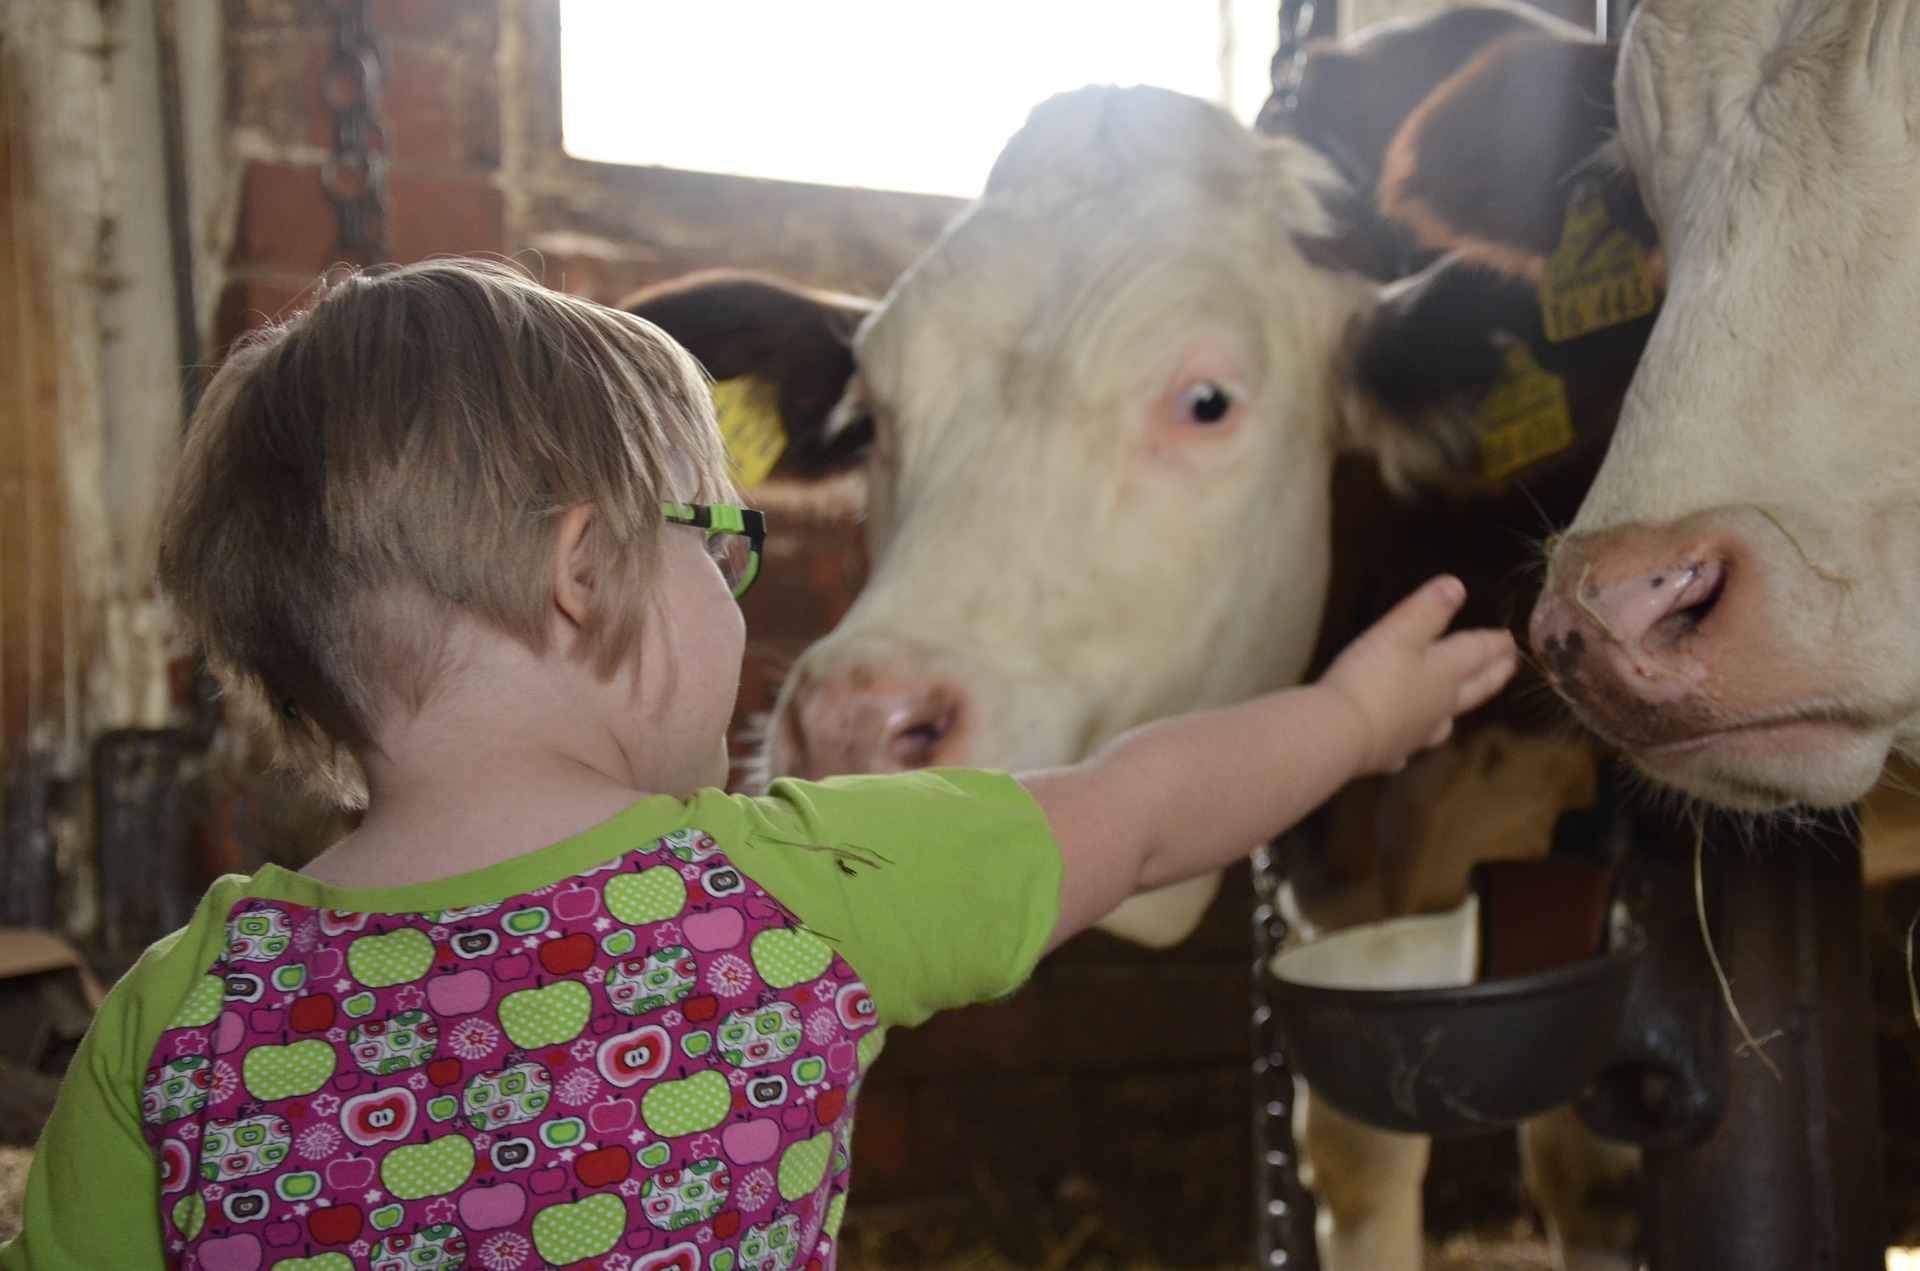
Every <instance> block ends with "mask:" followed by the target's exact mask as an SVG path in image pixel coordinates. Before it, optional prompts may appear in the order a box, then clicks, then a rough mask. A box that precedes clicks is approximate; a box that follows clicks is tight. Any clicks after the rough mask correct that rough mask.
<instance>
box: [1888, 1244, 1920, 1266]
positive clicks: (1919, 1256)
mask: <svg viewBox="0 0 1920 1271" xmlns="http://www.w3.org/2000/svg"><path fill="white" fill-rule="evenodd" d="M1887 1271H1920V1249H1889V1250H1887Z"/></svg>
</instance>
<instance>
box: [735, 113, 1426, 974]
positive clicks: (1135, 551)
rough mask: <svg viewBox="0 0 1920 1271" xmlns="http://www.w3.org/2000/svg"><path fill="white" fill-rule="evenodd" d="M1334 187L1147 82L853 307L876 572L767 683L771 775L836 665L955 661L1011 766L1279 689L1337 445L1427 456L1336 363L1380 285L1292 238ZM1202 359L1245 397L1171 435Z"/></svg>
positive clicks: (1319, 567) (1310, 634)
mask: <svg viewBox="0 0 1920 1271" xmlns="http://www.w3.org/2000/svg"><path fill="white" fill-rule="evenodd" d="M1329 180H1330V177H1329V175H1328V172H1327V169H1326V167H1325V165H1324V163H1323V162H1322V161H1321V160H1319V159H1318V158H1317V157H1315V156H1313V155H1312V154H1311V153H1309V152H1308V151H1306V150H1304V149H1302V148H1300V147H1299V146H1297V145H1294V144H1292V143H1289V142H1285V141H1274V140H1266V139H1261V138H1257V137H1255V136H1254V135H1253V134H1251V133H1249V132H1248V131H1247V130H1246V129H1244V128H1242V127H1241V126H1240V125H1238V124H1237V123H1235V122H1234V121H1233V120H1232V119H1231V118H1230V117H1228V116H1227V115H1226V114H1224V113H1223V112H1221V111H1219V110H1217V109H1215V108H1214V107H1212V106H1209V105H1207V104H1206V103H1203V102H1201V101H1199V100H1197V99H1194V98H1190V97H1184V96H1181V95H1178V94H1174V93H1170V92H1166V91H1164V90H1158V89H1150V88H1135V89H1113V88H1090V89H1083V90H1079V91H1077V92H1073V93H1068V94H1063V95H1061V96H1060V97H1056V98H1054V99H1052V100H1050V101H1048V102H1046V103H1044V104H1042V105H1041V106H1040V107H1038V108H1037V109H1036V110H1035V111H1034V113H1033V117H1032V119H1031V120H1030V122H1029V123H1028V125H1027V126H1026V127H1025V128H1024V129H1023V130H1022V131H1021V132H1020V133H1019V134H1018V135H1017V136H1016V137H1015V138H1014V139H1013V140H1012V141H1011V142H1010V143H1009V145H1008V147H1007V149H1006V151H1005V153H1004V154H1003V155H1002V156H1001V158H1000V159H999V161H998V162H997V164H996V165H995V167H994V171H993V174H992V176H991V177H990V179H989V182H988V187H987V191H986V194H985V195H984V196H983V197H982V198H981V199H980V200H979V201H978V202H976V203H975V204H974V205H973V206H972V207H971V208H970V209H969V210H968V211H967V212H966V213H965V214H964V215H963V216H962V217H961V218H960V219H959V220H958V221H956V222H955V223H954V225H952V226H951V227H950V228H949V229H948V230H947V232H946V233H945V234H944V235H943V236H942V238H941V239H940V240H939V241H938V242H937V243H936V244H935V245H934V246H933V247H932V248H931V249H929V250H928V252H927V253H926V254H925V255H924V256H923V257H922V258H921V259H920V260H919V261H918V262H917V263H916V264H915V265H914V266H913V267H912V268H911V269H910V270H909V271H908V272H907V273H906V274H905V275H904V276H903V277H902V278H901V279H900V281H899V282H898V283H897V284H896V285H895V286H894V288H893V289H892V291H891V292H890V293H889V295H888V296H887V298H886V300H885V301H884V302H883V303H882V305H881V307H880V308H879V310H878V311H877V312H876V313H875V314H874V315H873V316H872V317H871V318H870V319H869V320H868V321H867V322H866V323H865V324H864V325H863V327H862V329H861V332H860V335H859V339H858V346H857V352H858V361H859V364H860V368H861V370H860V383H859V385H858V387H857V388H856V390H855V392H856V393H857V395H858V396H859V398H860V399H861V400H862V401H863V402H864V403H865V404H866V405H867V406H868V407H869V408H870V409H872V411H873V413H874V415H875V419H876V422H877V425H878V441H877V444H876V449H875V454H874V456H873V459H872V461H871V463H870V469H869V470H870V473H871V475H872V483H873V484H872V489H873V499H872V509H871V512H870V514H869V520H868V537H869V547H870V549H871V558H872V561H873V573H872V577H871V579H870V580H869V582H868V584H867V586H866V589H865V590H864V591H863V592H862V593H861V595H860V597H859V599H858V601H857V602H856V603H855V605H854V607H853V609H852V610H851V612H849V613H848V614H847V616H846V618H845V619H844V620H843V621H842V622H841V624H840V625H839V626H838V627H837V628H836V629H835V630H834V631H833V633H832V634H830V635H829V636H828V637H827V638H825V639H824V640H822V641H820V642H819V643H818V644H816V645H815V646H813V648H811V649H810V650H808V651H807V653H806V654H805V655H804V656H803V657H802V659H801V660H800V662H799V663H798V665H796V667H795V668H794V672H793V674H792V675H791V676H790V677H789V679H788V681H787V685H786V688H785V689H784V691H783V694H782V698H781V702H780V704H779V705H778V706H777V707H776V715H775V724H774V728H773V730H772V733H773V741H772V754H771V760H772V766H773V769H774V771H775V772H779V771H782V770H783V768H784V767H785V766H787V765H788V763H789V762H790V759H789V756H788V755H787V754H785V753H784V746H785V734H786V728H785V727H784V726H783V724H782V722H781V721H782V720H784V719H785V718H786V717H787V715H788V713H789V712H791V711H792V710H793V708H794V701H795V699H796V697H798V696H802V695H804V694H806V693H807V692H809V691H811V690H812V689H813V687H814V686H815V685H817V684H818V683H820V682H821V681H822V680H823V679H825V678H827V677H830V676H832V675H833V674H834V673H835V672H836V671H840V670H844V669H845V668H847V667H849V666H851V665H853V664H856V663H860V664H881V665H889V666H893V667H896V668H904V669H905V670H907V671H908V672H909V673H940V674H943V675H946V676H949V677H951V678H953V679H955V680H957V681H959V682H960V683H962V684H964V685H965V687H966V690H967V692H968V694H969V695H970V704H969V717H970V720H971V736H970V741H969V746H968V750H967V753H966V755H965V756H964V760H965V761H966V762H972V763H986V764H994V765H997V766H1001V767H1005V768H1009V769H1024V768H1035V767H1044V766H1048V765H1053V764H1059V763H1064V762H1070V761H1073V760H1076V759H1079V758H1081V757H1083V756H1085V755H1086V754H1088V753H1089V752H1090V751H1091V750H1093V749H1094V748H1095V747H1097V746H1099V745H1100V744H1101V743H1103V742H1105V741H1106V740H1107V739H1109V738H1111V737H1113V736H1114V735H1115V734H1117V733H1119V732H1122V731H1124V730H1125V729H1127V728H1130V727H1132V726H1134V725H1136V724H1139V723H1142V722H1144V721H1147V720H1151V719H1155V718H1159V717H1162V716H1165V715H1170V714H1174V713H1177V712H1181V711H1190V710H1195V709H1200V708H1205V707H1209V706H1215V705H1221V704H1225V703H1229V702H1233V701H1238V700H1241V699H1244V698H1247V697H1249V696H1252V695H1254V694H1256V693H1259V692H1262V691H1265V690H1269V689H1273V688H1277V687H1281V686H1284V685H1287V684H1291V683H1294V682H1296V681H1297V680H1298V678H1299V676H1300V674H1301V672H1302V671H1303V669H1304V668H1305V665H1306V662H1307V658H1308V656H1309V654H1310V653H1311V651H1312V646H1313V641H1314V636H1315V633H1316V629H1317V626H1318V623H1319V619H1320V612H1321V607H1322V604H1323V600H1324V591H1325V586H1326V580H1327V573H1328V568H1329V550H1330V549H1329V534H1330V507H1329V502H1330V472H1331V465H1332V462H1333V457H1334V454H1335V451H1336V450H1337V449H1338V448H1340V447H1341V446H1343V445H1347V446H1354V445H1375V446H1381V447H1383V448H1384V447H1385V446H1386V445H1388V444H1396V445H1398V444H1404V445H1405V446H1407V447H1409V449H1407V450H1406V452H1405V453H1400V452H1399V451H1398V450H1396V451H1395V453H1393V454H1391V455H1389V456H1388V462H1389V466H1390V467H1393V468H1395V469H1396V470H1397V469H1404V468H1406V467H1408V466H1410V465H1417V464H1420V463H1422V462H1431V461H1432V460H1433V457H1434V456H1433V453H1432V451H1431V450H1430V449H1428V450H1425V451H1422V450H1421V449H1419V447H1422V446H1426V447H1431V445H1432V444H1433V443H1432V442H1430V441H1428V442H1422V441H1416V440H1414V437H1415V434H1414V433H1412V432H1411V431H1410V430H1395V429H1392V428H1389V427H1384V426H1382V425H1381V424H1380V421H1378V420H1375V419H1372V418H1371V417H1369V416H1368V415H1367V413H1366V412H1365V411H1364V410H1363V409H1361V407H1360V404H1359V403H1358V401H1357V399H1355V398H1354V397H1353V396H1352V395H1350V394H1349V393H1348V392H1347V391H1346V390H1345V388H1344V387H1343V382H1342V380H1341V378H1340V377H1339V375H1338V373H1337V371H1336V366H1337V364H1338V363H1339V361H1340V360H1341V359H1340V358H1339V356H1338V354H1339V352H1340V350H1341V348H1342V345H1343V339H1344V337H1345V335H1346V333H1347V332H1348V330H1349V328H1350V327H1351V325H1352V324H1353V323H1354V322H1355V320H1356V319H1358V318H1359V317H1360V316H1362V315H1363V314H1365V313H1366V312H1368V311H1369V310H1370V308H1371V306H1372V305H1373V304H1374V303H1375V298H1374V291H1373V289H1372V288H1371V286H1369V285H1366V284H1363V283H1361V282H1359V281H1358V280H1356V279H1353V278H1351V277H1345V276H1338V275H1335V274H1332V273H1329V272H1326V271H1323V270H1320V269H1317V268H1315V267H1313V266H1311V265H1309V264H1308V262H1307V261H1306V260H1305V259H1304V258H1303V257H1302V255H1301V254H1300V252H1299V250H1298V249H1297V247H1296V245H1295V236H1296V235H1299V234H1312V233H1315V232H1318V231H1320V230H1322V229H1323V228H1324V225H1323V221H1322V214H1321V211H1320V205H1319V200H1318V197H1317V193H1316V190H1317V187H1320V186H1323V185H1324V184H1326V183H1327V182H1328V181H1329ZM1199 379H1208V380H1215V381H1220V382H1223V383H1225V384H1227V385H1228V386H1229V387H1230V388H1231V389H1232V390H1233V392H1234V394H1235V396H1236V398H1237V399H1239V400H1240V401H1241V402H1242V403H1243V404H1244V409H1243V410H1242V411H1241V412H1240V413H1239V414H1237V415H1236V416H1235V418H1234V420H1229V421H1226V422H1225V423H1223V424H1222V425H1220V426H1216V427H1215V428H1214V429H1207V428H1202V427H1197V426H1190V427H1191V435H1182V434H1179V433H1178V432H1177V431H1173V432H1170V431H1169V430H1168V428H1167V427H1166V426H1164V423H1163V421H1160V420H1159V419H1158V417H1157V415H1156V411H1158V410H1160V408H1161V406H1160V404H1163V403H1165V402H1166V401H1167V400H1169V398H1170V397H1173V396H1177V394H1178V393H1179V391H1180V389H1181V388H1182V387H1183V384H1184V383H1185V382H1189V381H1196V380H1199ZM1236 421H1237V422H1236ZM1251 846H1252V845H1251V844H1249V847H1251ZM1212 890H1213V887H1212V884H1211V882H1200V883H1197V884H1189V885H1187V886H1185V887H1184V888H1181V889H1170V891H1169V892H1168V893H1158V894H1156V895H1155V896H1154V897H1142V898H1138V899H1136V900H1135V901H1132V902H1129V904H1128V906H1127V907H1125V908H1123V909H1122V910H1121V911H1119V912H1118V913H1116V915H1115V916H1114V917H1113V918H1112V919H1110V920H1109V921H1108V923H1107V924H1106V925H1107V926H1109V928H1112V929H1118V930H1120V931H1121V932H1122V933H1123V934H1126V935H1128V936H1130V937H1131V938H1134V939H1137V940H1140V941H1141V942H1143V943H1148V944H1155V945H1163V944H1169V943H1172V942H1174V941H1176V940H1179V939H1181V938H1183V937H1184V936H1185V935H1186V934H1187V933H1188V932H1190V931H1191V930H1192V928H1193V926H1194V925H1195V923H1197V921H1198V919H1199V916H1200V912H1201V911H1202V910H1203V909H1204V908H1205V905H1206V903H1207V901H1208V900H1209V899H1210V897H1211V895H1212Z"/></svg>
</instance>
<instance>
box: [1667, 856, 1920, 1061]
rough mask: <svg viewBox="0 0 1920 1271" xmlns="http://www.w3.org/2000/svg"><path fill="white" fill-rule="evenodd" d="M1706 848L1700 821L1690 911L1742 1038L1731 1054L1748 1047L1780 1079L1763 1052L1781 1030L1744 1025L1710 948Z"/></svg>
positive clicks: (1724, 974)
mask: <svg viewBox="0 0 1920 1271" xmlns="http://www.w3.org/2000/svg"><path fill="white" fill-rule="evenodd" d="M1706 848H1707V826H1706V823H1705V822H1704V821H1703V822H1701V823H1700V824H1699V825H1698V826H1696V827H1695V831H1694V838H1693V912H1694V916H1695V917H1697V918H1698V919H1699V920H1700V939H1701V941H1702V942H1703V943H1704V944H1705V945H1706V946H1707V960H1708V961H1709V962H1711V963H1713V975H1714V978H1715V979H1717V980H1719V981H1720V996H1721V998H1722V1000H1724V1001H1725V1002H1726V1004H1727V1014H1729V1015H1731V1016H1733V1026H1734V1027H1735V1028H1737V1029H1739V1030H1740V1036H1741V1037H1742V1038H1744V1039H1745V1040H1744V1041H1742V1042H1741V1044H1740V1045H1739V1046H1738V1047H1736V1048H1735V1049H1734V1052H1733V1053H1734V1054H1736V1055H1739V1054H1742V1053H1744V1052H1745V1051H1749V1050H1751V1051H1752V1052H1753V1053H1754V1054H1755V1055H1756V1056H1758V1057H1759V1060H1760V1062H1761V1063H1763V1064H1765V1065H1766V1066H1767V1071H1768V1072H1770V1073H1772V1074H1773V1079H1774V1080H1775V1081H1781V1080H1784V1078H1782V1077H1781V1075H1780V1068H1779V1065H1777V1064H1775V1063H1774V1062H1773V1060H1772V1059H1771V1058H1770V1057H1768V1055H1767V1052H1766V1044H1767V1043H1768V1042H1770V1041H1772V1040H1773V1039H1774V1038H1776V1037H1779V1036H1780V1035H1781V1030H1780V1029H1777V1028H1776V1029H1774V1030H1773V1031H1772V1032H1771V1033H1768V1034H1767V1035H1766V1036H1765V1037H1755V1036H1754V1035H1753V1030H1752V1029H1750V1028H1748V1027H1747V1020H1746V1017H1745V1016H1744V1015H1742V1014H1741V1013H1740V1007H1739V1006H1738V1005H1737V1004H1736V1003H1735V1002H1734V1000H1733V983H1732V981H1730V980H1728V979H1727V972H1726V968H1724V967H1722V966H1721V965H1720V954H1719V952H1718V951H1717V950H1715V949H1714V947H1713V932H1712V931H1710V930H1708V928H1707V889H1706V884H1705V883H1704V882H1703V881H1702V878H1701V867H1700V860H1701V858H1702V857H1703V856H1705V855H1706ZM1916 917H1920V915H1916ZM1909 936H1911V931H1909ZM1909 965H1911V963H1909ZM1916 1010H1920V1007H1916Z"/></svg>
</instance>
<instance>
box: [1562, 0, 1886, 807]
mask: <svg viewBox="0 0 1920 1271" xmlns="http://www.w3.org/2000/svg"><path fill="white" fill-rule="evenodd" d="M1619 97H1620V111H1621V121H1620V122H1621V140H1622V142H1623V144H1624V146H1625V150H1626V154H1627V156H1628V158H1629V160H1630V162H1631V164H1632V167H1633V170H1634V172H1635V174H1636V175H1637V176H1638V179H1639V182H1640V186H1641V189H1642V190H1643V192H1644V194H1645V197H1646V202H1647V205H1648V207H1649V208H1650V209H1651V211H1652V214H1653V217H1654V219H1655V221H1656V222H1657V223H1658V226H1659V231H1660V235H1661V238H1662V240H1663V242H1664V244H1665V248H1666V252H1667V255H1668V259H1669V289H1668V298H1667V303H1666V307H1665V309H1664V311H1663V312H1662V313H1661V315H1660V318H1659V321H1658V323H1657V325H1656V326H1655V328H1654V332H1653V335H1652V338H1651V341H1650V343H1649V344H1648V347H1647V351H1646V357H1645V360H1644V361H1643V362H1642V364H1641V366H1640V369H1639V373H1638V375H1637V377H1636V378H1635V380H1634V381H1633V386H1632V389H1631V391H1630V393H1629V394H1628V397H1627V400H1626V404H1625V408H1624V410H1623V413H1622V415H1621V418H1620V422H1619V431H1618V433H1617V435H1616V436H1615V439H1614V442H1613V446H1612V449H1611V451H1610V453H1609V454H1608V456H1607V459H1606V463H1605V465H1604V466H1603V467H1602V469H1601V471H1600V473H1599V476H1598V478H1597V480H1596V481H1595V483H1594V486H1593V489H1592V492H1591V493H1590V495H1589V496H1588V498H1587V500H1586V502H1585V504H1584V505H1583V506H1582V508H1581V509H1580V513H1579V516H1578V518H1577V519H1576V520H1575V521H1574V522H1573V524H1572V526H1571V527H1570V533H1569V534H1568V535H1567V536H1566V538H1565V539H1563V540H1562V541H1561V543H1560V544H1559V548H1558V550H1557V551H1556V552H1554V554H1553V558H1552V564H1551V575H1550V577H1551V583H1550V586H1549V588H1548V590H1547V593H1546V596H1545V599H1544V600H1543V601H1542V603H1541V604H1540V606H1539V608H1538V609H1537V610H1536V611H1535V614H1534V617H1533V631H1532V638H1533V643H1534V647H1535V649H1536V652H1537V653H1538V654H1539V655H1540V657H1541V658H1542V659H1543V660H1544V661H1545V662H1546V663H1547V665H1548V666H1549V667H1550V668H1551V670H1552V672H1553V675H1554V678H1555V680H1556V682H1557V684H1558V686H1559V687H1560V688H1561V690H1562V691H1563V692H1564V693H1565V694H1566V695H1567V697H1568V699H1569V700H1570V701H1571V702H1572V703H1573V704H1574V706H1575V708H1576V709H1577V710H1578V712H1579V714H1580V715H1581V717H1582V718H1583V719H1584V720H1585V721H1586V722H1587V723H1588V724H1590V725H1591V726H1592V727H1593V728H1594V729H1595V730H1596V731H1597V732H1599V733H1601V734H1603V735H1604V736H1606V737H1608V738H1611V739H1612V740H1614V741H1616V742H1618V743H1619V744H1620V745H1622V746H1623V747H1625V748H1626V749H1627V750H1629V751H1630V752H1632V754H1633V756H1634V758H1635V760H1636V761H1637V762H1638V763H1639V765H1640V766H1641V767H1642V768H1644V769H1645V770H1646V771H1647V772H1648V773H1649V774H1651V775H1652V776H1654V777H1655V778H1656V779H1658V780H1660V781H1662V782H1664V783H1667V784H1670V785H1673V786H1676V787H1678V788H1679V789H1681V790H1683V791H1686V792H1687V793H1689V794H1691V795H1694V796H1697V797H1700V798H1703V799H1706V800H1710V801H1712V802H1715V803H1720V804H1726V805H1730V806H1733V807H1738V808H1748V809H1770V808H1779V807H1783V806H1787V805H1791V804H1808V805H1814V806H1838V805H1844V804H1847V803H1850V802H1852V801H1853V800H1855V799H1857V798H1859V797H1860V796H1861V795H1863V794H1865V793H1866V792H1867V790H1868V788H1869V787H1870V786H1872V785H1873V784H1874V782H1875V780H1876V779H1877V778H1878V777H1879V775H1880V773H1881V769H1882V766H1883V764H1884V763H1885V761H1886V759H1887V756H1888V754H1889V752H1890V751H1896V752H1897V751H1909V752H1910V751H1912V750H1913V749H1914V748H1915V746H1916V744H1920V636H1917V635H1916V632H1920V446H1917V445H1916V444H1915V432H1914V429H1915V427H1916V423H1917V422H1920V358H1916V357H1915V356H1914V350H1913V346H1914V342H1915V337H1916V332H1920V140H1916V129H1920V4H1915V3H1912V2H1911V0H1884V2H1880V3H1873V2H1869V0H1846V2H1839V0H1765V2H1761V0H1750V2H1747V3H1726V2H1724V0H1648V2H1647V3H1646V4H1644V5H1643V6H1642V7H1641V8H1640V9H1639V11H1638V12H1637V13H1636V14H1635V16H1634V18H1633V22H1632V26H1631V28H1630V30H1629V32H1628V35H1627V39H1626V42H1625V49H1624V52H1623V55H1622V61H1621V66H1620V72H1619Z"/></svg>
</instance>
